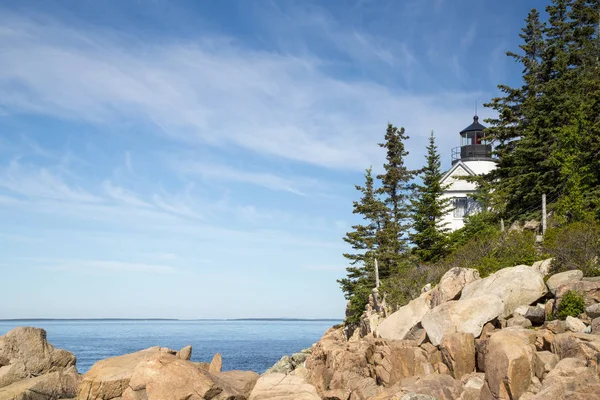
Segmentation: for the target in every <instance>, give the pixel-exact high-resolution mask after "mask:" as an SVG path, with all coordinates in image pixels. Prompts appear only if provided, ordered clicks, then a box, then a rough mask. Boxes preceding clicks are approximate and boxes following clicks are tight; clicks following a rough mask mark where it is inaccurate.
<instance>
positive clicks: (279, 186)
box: [175, 162, 319, 196]
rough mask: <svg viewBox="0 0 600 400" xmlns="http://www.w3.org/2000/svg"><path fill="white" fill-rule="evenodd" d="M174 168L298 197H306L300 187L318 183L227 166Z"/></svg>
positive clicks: (187, 164)
mask: <svg viewBox="0 0 600 400" xmlns="http://www.w3.org/2000/svg"><path fill="white" fill-rule="evenodd" d="M175 168H177V169H178V170H179V171H181V172H183V173H185V174H188V175H192V176H194V175H196V176H199V177H201V178H203V179H206V180H211V181H217V182H237V183H247V184H250V185H256V186H260V187H264V188H266V189H270V190H274V191H282V192H289V193H293V194H297V195H300V196H304V195H306V193H305V192H304V191H303V189H302V187H308V186H311V187H315V186H318V185H319V184H318V182H317V181H316V180H314V179H308V178H302V177H293V176H290V177H283V176H280V175H277V174H274V173H271V172H255V171H251V170H248V169H241V168H233V167H230V166H227V165H218V164H208V163H201V162H177V163H176V164H175Z"/></svg>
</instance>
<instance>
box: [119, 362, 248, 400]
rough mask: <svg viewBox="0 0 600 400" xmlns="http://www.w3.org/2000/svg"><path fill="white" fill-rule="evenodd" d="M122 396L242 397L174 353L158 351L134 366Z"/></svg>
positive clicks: (148, 399) (156, 399)
mask: <svg viewBox="0 0 600 400" xmlns="http://www.w3.org/2000/svg"><path fill="white" fill-rule="evenodd" d="M122 397H123V400H140V399H145V400H180V399H189V400H204V399H214V400H234V399H236V400H242V399H244V398H245V396H243V395H242V394H241V393H239V392H237V391H236V390H235V389H234V388H232V387H231V386H229V385H228V384H227V383H226V382H225V381H223V380H220V379H219V378H217V377H216V376H214V375H212V374H211V373H209V372H206V371H203V370H201V369H199V368H197V367H196V366H195V365H194V364H193V363H191V362H189V361H187V360H182V359H181V358H179V357H177V356H176V355H173V354H169V353H165V352H157V353H155V354H154V355H152V356H151V357H150V358H148V359H146V360H143V361H141V362H140V363H138V365H137V366H136V367H135V369H134V372H133V374H132V376H131V380H130V381H129V385H128V387H127V388H126V389H125V390H124V391H123V396H122Z"/></svg>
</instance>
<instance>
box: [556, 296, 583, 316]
mask: <svg viewBox="0 0 600 400" xmlns="http://www.w3.org/2000/svg"><path fill="white" fill-rule="evenodd" d="M556 311H557V317H558V319H566V318H567V317H569V316H571V317H577V316H579V314H581V313H583V312H584V311H585V303H584V302H583V297H582V296H581V295H580V294H579V293H577V292H574V291H572V290H569V291H568V292H567V293H565V294H564V296H563V297H562V299H561V301H560V303H559V305H558V309H557V310H556Z"/></svg>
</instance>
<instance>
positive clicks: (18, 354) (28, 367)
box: [0, 327, 75, 387]
mask: <svg viewBox="0 0 600 400" xmlns="http://www.w3.org/2000/svg"><path fill="white" fill-rule="evenodd" d="M74 366H75V356H74V355H73V353H71V352H68V351H66V350H62V349H56V348H55V347H54V346H52V345H51V344H50V343H48V340H47V339H46V331H45V330H43V329H40V328H32V327H18V328H15V329H13V330H11V331H9V332H8V333H6V334H5V335H3V336H0V387H4V386H8V385H10V384H12V383H15V382H18V381H20V380H22V379H25V378H30V377H35V376H39V375H42V374H46V373H49V372H55V371H62V370H65V369H67V368H70V367H74Z"/></svg>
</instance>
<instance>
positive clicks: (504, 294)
mask: <svg viewBox="0 0 600 400" xmlns="http://www.w3.org/2000/svg"><path fill="white" fill-rule="evenodd" d="M547 292H548V289H547V287H546V284H545V283H544V279H543V278H542V275H540V274H539V273H538V272H537V271H536V270H534V269H533V268H531V267H529V266H527V265H518V266H516V267H511V268H504V269H501V270H500V271H497V272H495V273H493V274H492V275H490V276H488V277H487V278H484V279H480V280H478V281H474V282H471V283H469V284H468V285H467V286H465V288H464V289H463V291H462V294H461V296H460V299H461V300H466V299H472V298H475V297H480V296H484V295H486V296H491V295H494V296H497V297H499V298H500V299H501V300H502V302H503V303H504V311H503V312H502V313H501V316H502V317H503V318H507V317H509V316H511V315H512V314H513V311H514V310H515V309H516V308H517V307H519V306H521V305H529V304H532V303H533V302H535V301H536V300H538V299H540V298H542V297H544V295H545V294H546V293H547Z"/></svg>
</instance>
